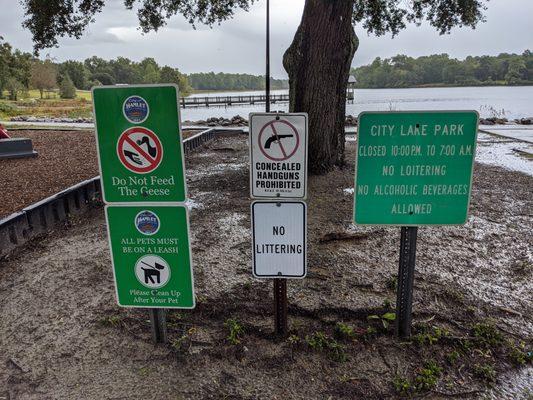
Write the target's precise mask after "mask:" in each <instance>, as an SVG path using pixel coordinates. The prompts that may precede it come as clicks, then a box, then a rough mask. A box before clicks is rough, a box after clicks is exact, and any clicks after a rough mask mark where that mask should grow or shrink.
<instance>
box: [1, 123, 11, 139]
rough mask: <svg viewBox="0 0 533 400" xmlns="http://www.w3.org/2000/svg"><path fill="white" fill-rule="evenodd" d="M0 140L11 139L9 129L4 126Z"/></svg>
mask: <svg viewBox="0 0 533 400" xmlns="http://www.w3.org/2000/svg"><path fill="white" fill-rule="evenodd" d="M0 139H9V135H8V133H7V129H6V128H4V126H3V125H0Z"/></svg>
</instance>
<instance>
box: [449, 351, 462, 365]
mask: <svg viewBox="0 0 533 400" xmlns="http://www.w3.org/2000/svg"><path fill="white" fill-rule="evenodd" d="M459 358H461V353H459V352H458V351H457V350H453V351H450V352H449V353H448V354H446V359H447V360H448V362H449V363H450V364H452V365H453V364H455V363H456V362H457V360H459Z"/></svg>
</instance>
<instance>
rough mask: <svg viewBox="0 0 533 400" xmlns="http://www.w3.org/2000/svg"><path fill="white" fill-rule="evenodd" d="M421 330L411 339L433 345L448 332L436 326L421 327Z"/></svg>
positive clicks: (447, 334) (421, 343)
mask: <svg viewBox="0 0 533 400" xmlns="http://www.w3.org/2000/svg"><path fill="white" fill-rule="evenodd" d="M422 330H423V331H422V332H421V333H418V334H416V335H415V336H413V339H414V340H415V341H416V342H417V343H418V344H419V345H423V344H429V345H433V344H435V343H438V342H439V340H440V339H442V338H443V337H446V336H449V332H448V331H447V330H446V329H442V328H439V327H436V326H433V327H431V328H426V327H423V328H422Z"/></svg>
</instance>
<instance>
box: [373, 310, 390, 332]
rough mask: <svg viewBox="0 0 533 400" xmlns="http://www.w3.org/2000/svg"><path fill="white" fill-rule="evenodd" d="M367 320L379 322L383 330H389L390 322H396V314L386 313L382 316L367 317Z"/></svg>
mask: <svg viewBox="0 0 533 400" xmlns="http://www.w3.org/2000/svg"><path fill="white" fill-rule="evenodd" d="M367 319H368V320H380V321H381V323H382V324H383V328H384V329H389V326H390V324H391V323H392V322H394V321H395V320H396V314H395V313H393V312H388V313H385V314H383V315H381V316H380V315H369V316H368V317H367Z"/></svg>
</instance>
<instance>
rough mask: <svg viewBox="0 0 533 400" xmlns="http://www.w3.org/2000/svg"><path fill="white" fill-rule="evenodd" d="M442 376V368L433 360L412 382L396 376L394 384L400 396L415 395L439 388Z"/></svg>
mask: <svg viewBox="0 0 533 400" xmlns="http://www.w3.org/2000/svg"><path fill="white" fill-rule="evenodd" d="M441 374H442V368H441V367H439V366H438V365H437V363H436V362H435V361H433V360H429V361H427V362H426V363H425V364H424V367H423V368H420V369H419V370H418V373H417V375H416V376H415V377H414V379H413V380H412V381H410V380H409V379H407V378H405V377H401V376H396V377H395V378H394V379H393V381H392V384H393V385H394V389H395V390H396V393H398V394H400V395H403V396H405V395H409V396H410V395H412V394H415V393H421V392H427V391H429V390H431V389H433V388H434V387H435V386H437V383H438V382H439V378H440V376H441Z"/></svg>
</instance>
